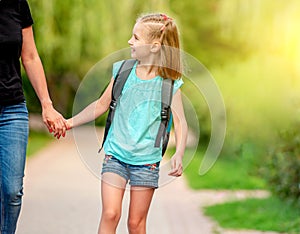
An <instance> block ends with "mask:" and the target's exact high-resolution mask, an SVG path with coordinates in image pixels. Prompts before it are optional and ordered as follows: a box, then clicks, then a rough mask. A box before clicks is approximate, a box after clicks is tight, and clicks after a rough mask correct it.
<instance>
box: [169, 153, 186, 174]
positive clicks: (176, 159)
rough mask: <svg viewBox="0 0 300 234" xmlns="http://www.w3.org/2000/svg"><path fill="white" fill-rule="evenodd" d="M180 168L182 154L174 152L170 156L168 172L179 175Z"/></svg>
mask: <svg viewBox="0 0 300 234" xmlns="http://www.w3.org/2000/svg"><path fill="white" fill-rule="evenodd" d="M182 172H183V169H182V155H180V154H178V153H175V154H174V155H173V157H172V158H171V171H170V172H169V173H168V175H170V176H176V177H178V176H181V175H182Z"/></svg>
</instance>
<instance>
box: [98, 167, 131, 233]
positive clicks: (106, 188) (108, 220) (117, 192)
mask: <svg viewBox="0 0 300 234" xmlns="http://www.w3.org/2000/svg"><path fill="white" fill-rule="evenodd" d="M126 182H127V181H126V180H125V179H124V178H123V177H121V176H119V175H117V174H115V173H111V172H106V173H104V174H103V175H102V181H101V197H102V215H101V220H100V224H99V230H98V234H114V233H116V229H117V226H118V223H119V220H120V217H121V211H122V200H123V195H124V191H125V186H126Z"/></svg>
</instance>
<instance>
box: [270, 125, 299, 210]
mask: <svg viewBox="0 0 300 234" xmlns="http://www.w3.org/2000/svg"><path fill="white" fill-rule="evenodd" d="M298 126H299V124H297V126H295V127H294V128H293V129H290V130H288V131H285V132H284V133H281V136H280V139H281V140H280V144H278V145H277V146H274V148H273V149H272V151H271V153H270V155H269V156H270V161H269V164H268V167H267V170H266V172H267V173H266V176H267V179H268V182H269V185H270V187H271V190H272V191H273V192H274V193H275V194H276V195H277V196H279V197H280V198H282V199H285V200H288V201H290V202H292V203H295V204H296V205H297V206H298V207H300V133H299V132H297V127H298Z"/></svg>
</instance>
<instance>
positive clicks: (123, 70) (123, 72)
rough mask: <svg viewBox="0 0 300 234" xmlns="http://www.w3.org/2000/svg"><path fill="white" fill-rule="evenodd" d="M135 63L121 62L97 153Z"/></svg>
mask: <svg viewBox="0 0 300 234" xmlns="http://www.w3.org/2000/svg"><path fill="white" fill-rule="evenodd" d="M135 62H136V60H135V59H128V60H125V61H123V63H122V64H121V66H120V69H119V71H118V73H117V75H116V77H115V80H114V84H113V88H112V93H111V103H110V106H109V112H108V116H107V119H106V124H105V131H104V136H103V141H102V146H101V148H100V149H99V151H98V152H99V153H100V151H101V150H102V148H103V145H104V142H105V140H106V137H107V134H108V131H109V129H110V125H111V123H112V121H113V118H114V115H115V110H116V107H117V102H118V99H119V97H120V95H121V93H122V90H123V87H124V84H125V83H126V81H127V78H128V76H129V74H130V72H131V70H132V68H133V66H134V64H135Z"/></svg>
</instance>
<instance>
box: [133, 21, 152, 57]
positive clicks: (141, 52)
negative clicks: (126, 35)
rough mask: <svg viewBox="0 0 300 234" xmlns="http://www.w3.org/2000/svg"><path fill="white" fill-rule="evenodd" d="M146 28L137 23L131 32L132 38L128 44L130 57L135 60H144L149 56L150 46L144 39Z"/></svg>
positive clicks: (145, 38)
mask: <svg viewBox="0 0 300 234" xmlns="http://www.w3.org/2000/svg"><path fill="white" fill-rule="evenodd" d="M145 30H146V27H145V26H144V24H143V23H139V22H137V23H136V24H135V25H134V27H133V31H132V37H131V38H130V39H129V41H128V44H129V46H130V47H131V57H132V58H134V59H137V60H145V59H146V58H148V57H149V55H150V52H151V51H150V49H151V44H150V43H149V42H148V40H147V37H146V31H145Z"/></svg>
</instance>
